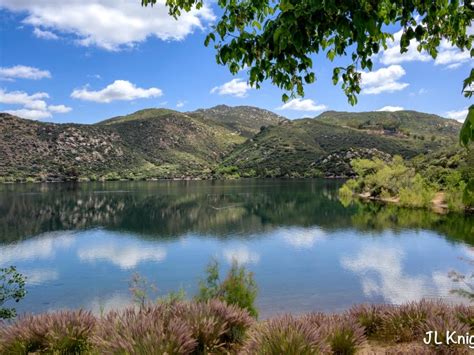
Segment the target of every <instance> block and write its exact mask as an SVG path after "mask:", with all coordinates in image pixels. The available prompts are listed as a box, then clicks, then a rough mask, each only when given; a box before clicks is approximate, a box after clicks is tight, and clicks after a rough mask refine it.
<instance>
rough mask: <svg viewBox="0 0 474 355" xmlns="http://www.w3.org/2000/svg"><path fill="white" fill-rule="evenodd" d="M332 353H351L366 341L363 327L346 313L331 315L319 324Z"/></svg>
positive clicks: (346, 354)
mask: <svg viewBox="0 0 474 355" xmlns="http://www.w3.org/2000/svg"><path fill="white" fill-rule="evenodd" d="M321 332H322V333H323V334H324V336H325V339H326V342H327V343H328V344H329V346H330V348H331V351H332V353H333V354H340V355H352V354H355V353H356V351H357V349H358V348H359V347H360V346H361V345H362V344H363V343H364V342H365V341H366V338H365V335H364V327H363V326H362V325H360V324H358V323H357V322H355V321H354V318H352V317H350V315H348V314H343V315H333V316H330V317H328V319H327V321H326V322H325V323H324V324H323V325H322V326H321Z"/></svg>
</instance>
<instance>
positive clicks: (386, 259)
mask: <svg viewBox="0 0 474 355" xmlns="http://www.w3.org/2000/svg"><path fill="white" fill-rule="evenodd" d="M403 257H404V254H403V252H402V251H400V250H399V249H394V248H387V247H381V246H378V245H371V246H367V247H364V248H362V249H361V250H360V251H359V253H357V254H356V255H355V256H353V257H343V258H342V259H341V264H342V266H343V267H344V268H345V269H347V270H350V271H352V272H354V273H356V274H358V275H359V276H360V278H361V283H362V289H363V292H364V294H365V295H366V296H372V295H381V296H382V297H383V298H384V300H385V301H388V302H390V303H394V304H401V303H406V302H410V301H417V300H420V299H421V298H423V296H424V293H425V291H428V290H427V287H426V284H425V280H424V279H423V278H422V277H419V276H418V277H417V276H408V275H406V274H405V272H404V271H403V269H402V258H403Z"/></svg>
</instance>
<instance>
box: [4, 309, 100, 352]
mask: <svg viewBox="0 0 474 355" xmlns="http://www.w3.org/2000/svg"><path fill="white" fill-rule="evenodd" d="M95 328H96V318H95V317H94V316H93V315H92V314H91V313H90V312H86V311H83V310H79V311H59V312H54V313H45V314H40V315H27V316H23V317H20V318H19V319H18V320H17V321H16V322H15V323H14V324H12V325H3V326H1V328H0V353H1V354H30V353H52V354H82V353H87V351H88V350H90V348H91V342H90V339H91V336H92V334H93V332H94V331H95Z"/></svg>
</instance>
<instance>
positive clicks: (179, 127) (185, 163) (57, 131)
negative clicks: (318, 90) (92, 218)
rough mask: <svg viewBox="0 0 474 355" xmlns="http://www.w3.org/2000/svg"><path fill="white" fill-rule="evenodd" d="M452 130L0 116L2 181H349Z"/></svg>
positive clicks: (398, 117)
mask: <svg viewBox="0 0 474 355" xmlns="http://www.w3.org/2000/svg"><path fill="white" fill-rule="evenodd" d="M459 129H460V124H459V123H457V122H455V121H452V120H446V119H443V118H440V117H438V116H435V115H427V114H423V113H418V112H413V111H401V112H396V113H387V112H367V113H343V112H327V113H324V114H322V115H320V116H319V117H317V118H315V119H300V120H294V121H290V120H287V119H285V118H283V117H281V116H278V115H276V114H274V113H272V112H270V111H267V110H261V109H258V108H255V107H249V106H237V107H229V106H224V105H221V106H216V107H213V108H210V109H202V110H197V111H194V112H187V113H182V112H177V111H173V110H168V109H146V110H141V111H137V112H135V113H133V114H130V115H126V116H119V117H114V118H111V119H108V120H105V121H102V122H99V123H97V124H93V125H79V124H53V123H44V122H37V121H31V120H25V119H21V118H18V117H14V116H11V115H9V114H0V156H1V157H2V159H0V179H1V180H2V181H25V180H40V181H62V180H76V179H89V180H95V179H100V180H104V179H105V180H115V179H151V178H168V179H171V178H181V179H182V178H212V177H231V176H259V177H267V176H271V177H284V176H289V177H299V176H301V177H304V176H326V177H336V176H338V177H340V176H350V175H351V174H352V171H351V168H350V164H349V163H350V160H351V159H352V158H356V157H369V158H370V157H373V156H374V155H375V156H379V157H381V158H382V159H389V158H390V156H391V155H394V154H400V155H402V156H404V157H405V158H407V159H411V158H413V157H415V156H417V155H420V154H423V155H427V154H433V153H436V152H441V153H440V154H441V155H442V152H443V151H445V150H446V151H447V148H449V147H453V146H456V144H457V139H458V138H457V135H458V131H459Z"/></svg>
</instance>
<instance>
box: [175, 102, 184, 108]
mask: <svg viewBox="0 0 474 355" xmlns="http://www.w3.org/2000/svg"><path fill="white" fill-rule="evenodd" d="M184 105H186V101H182V100H180V101H178V103H177V104H176V107H177V108H181V107H183V106H184Z"/></svg>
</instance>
